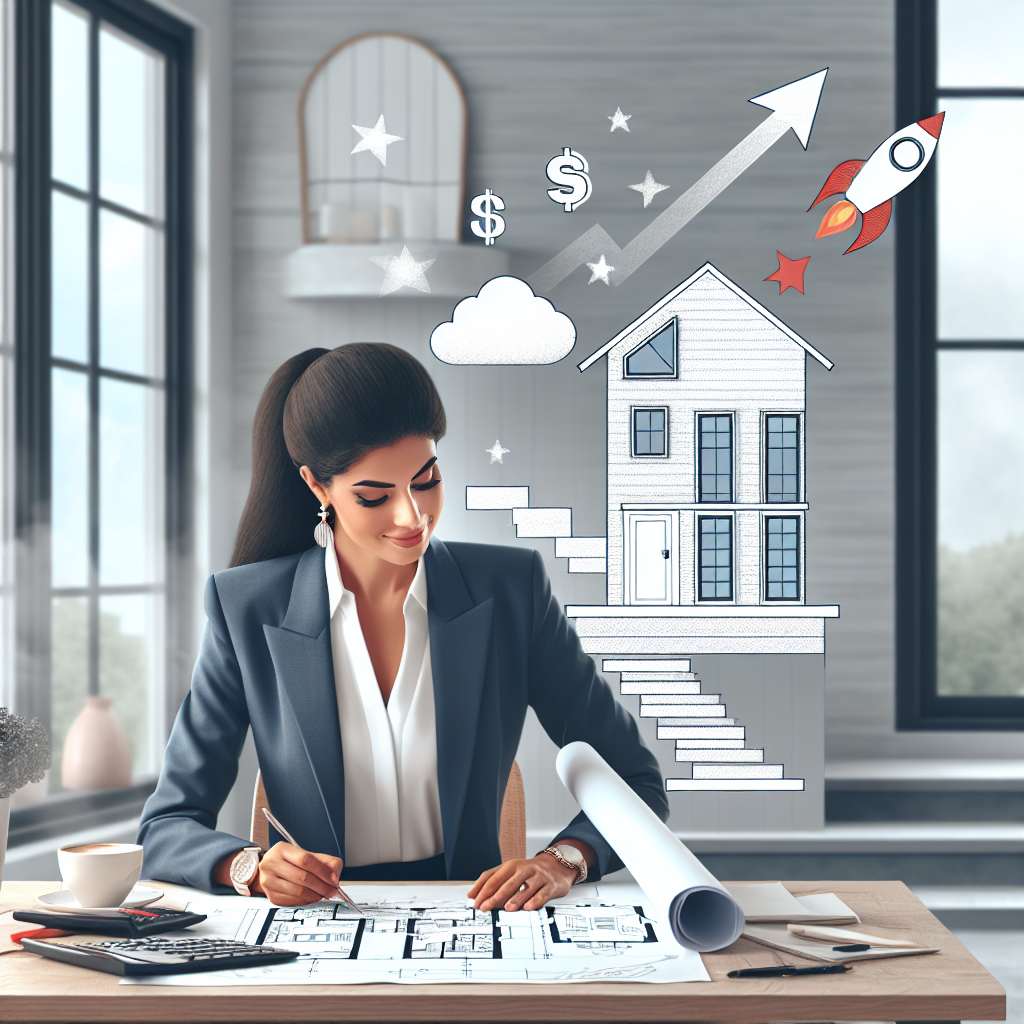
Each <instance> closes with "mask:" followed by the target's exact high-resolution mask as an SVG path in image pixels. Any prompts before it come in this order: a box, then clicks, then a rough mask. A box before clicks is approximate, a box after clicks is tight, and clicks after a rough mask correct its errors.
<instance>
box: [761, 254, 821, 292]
mask: <svg viewBox="0 0 1024 1024" xmlns="http://www.w3.org/2000/svg"><path fill="white" fill-rule="evenodd" d="M775 255H776V256H778V257H779V269H778V270H776V271H775V273H774V274H772V275H771V276H770V277H766V278H765V280H766V281H778V282H779V294H780V295H781V294H782V293H783V292H784V291H785V290H786V289H787V288H795V289H796V290H797V291H798V292H799V293H800V294H801V295H803V293H804V271H805V270H806V269H807V264H808V263H810V262H811V257H810V256H805V257H804V258H803V259H802V260H791V259H790V258H789V257H788V256H783V255H782V253H781V252H779V250H778V249H776V250H775Z"/></svg>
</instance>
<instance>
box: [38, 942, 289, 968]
mask: <svg viewBox="0 0 1024 1024" xmlns="http://www.w3.org/2000/svg"><path fill="white" fill-rule="evenodd" d="M21 947H22V949H27V950H29V951H30V952H32V953H39V954H40V955H41V956H45V957H49V958H50V959H51V960H60V961H61V962H62V963H65V964H74V965H75V966H76V967H88V968H89V969H90V970H93V971H106V973H107V974H121V975H125V976H127V977H134V976H138V975H146V974H191V973H192V972H193V971H223V970H226V969H228V968H235V967H262V966H264V965H265V964H279V963H283V962H284V961H286V960H294V959H296V957H298V955H299V954H298V953H295V952H292V951H291V950H289V949H276V948H275V947H273V946H253V945H251V944H250V943H248V942H235V941H234V940H233V939H202V938H180V939H171V938H163V937H160V936H153V937H150V938H146V939H127V940H119V939H108V940H106V941H105V942H75V943H68V942H64V943H61V944H58V943H56V942H51V941H49V940H47V939H29V938H25V939H22V940H21Z"/></svg>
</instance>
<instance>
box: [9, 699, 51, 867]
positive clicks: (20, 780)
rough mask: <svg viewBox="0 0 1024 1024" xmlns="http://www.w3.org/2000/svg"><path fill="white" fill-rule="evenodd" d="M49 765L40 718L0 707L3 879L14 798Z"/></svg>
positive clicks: (48, 753)
mask: <svg viewBox="0 0 1024 1024" xmlns="http://www.w3.org/2000/svg"><path fill="white" fill-rule="evenodd" d="M49 767H50V737H49V736H47V735H46V730H45V729H44V728H43V725H42V723H41V722H40V721H39V719H38V718H33V719H31V720H30V719H27V718H21V717H20V716H19V715H12V714H11V713H10V712H9V711H8V710H7V708H0V881H2V880H3V874H4V855H5V853H6V852H7V825H8V822H9V821H10V813H11V797H12V796H13V795H14V794H15V793H16V792H17V791H18V790H19V789H21V787H22V786H27V785H28V784H29V783H30V782H39V781H40V779H42V777H43V775H44V774H45V773H46V770H47V769H48V768H49Z"/></svg>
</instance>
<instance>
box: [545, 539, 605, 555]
mask: <svg viewBox="0 0 1024 1024" xmlns="http://www.w3.org/2000/svg"><path fill="white" fill-rule="evenodd" d="M607 556H608V541H607V540H606V539H605V538H604V537H556V538H555V558H588V559H589V558H600V559H601V560H602V561H604V559H605V558H606V557H607Z"/></svg>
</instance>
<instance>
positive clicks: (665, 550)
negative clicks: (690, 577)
mask: <svg viewBox="0 0 1024 1024" xmlns="http://www.w3.org/2000/svg"><path fill="white" fill-rule="evenodd" d="M670 554H671V552H670V551H669V549H668V548H662V549H661V557H662V558H668V557H669V555H670Z"/></svg>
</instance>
